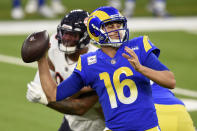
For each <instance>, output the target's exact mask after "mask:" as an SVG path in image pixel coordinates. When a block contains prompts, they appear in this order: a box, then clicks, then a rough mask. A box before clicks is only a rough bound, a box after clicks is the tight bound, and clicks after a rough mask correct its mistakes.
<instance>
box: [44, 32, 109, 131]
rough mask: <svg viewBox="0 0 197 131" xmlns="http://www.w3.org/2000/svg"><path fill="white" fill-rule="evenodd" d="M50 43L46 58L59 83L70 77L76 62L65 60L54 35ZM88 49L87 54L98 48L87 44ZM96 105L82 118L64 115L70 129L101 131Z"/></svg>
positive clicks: (101, 125) (102, 123)
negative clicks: (50, 63)
mask: <svg viewBox="0 0 197 131" xmlns="http://www.w3.org/2000/svg"><path fill="white" fill-rule="evenodd" d="M50 43H51V48H50V49H49V51H48V56H49V58H50V60H51V62H52V63H53V65H54V67H55V73H56V74H55V77H56V78H55V79H56V81H57V82H58V83H60V82H61V81H62V79H66V78H68V77H69V76H70V75H71V73H72V72H73V70H74V68H75V66H76V64H77V62H73V61H72V60H70V59H69V58H67V59H66V58H65V53H64V52H62V51H60V50H59V48H58V41H57V39H56V38H55V34H53V35H52V36H51V38H50ZM88 49H89V50H88V52H92V51H96V50H97V49H98V48H97V47H96V46H94V45H92V44H88ZM98 105H99V104H96V105H95V106H94V107H92V108H91V109H90V110H89V111H88V112H87V113H86V114H85V115H83V116H78V115H68V114H65V118H66V119H67V120H68V122H69V125H70V127H71V129H72V130H73V131H93V130H94V131H102V130H103V129H104V127H105V125H104V121H103V120H102V118H101V117H100V116H99V115H98V112H97V111H96V108H98Z"/></svg>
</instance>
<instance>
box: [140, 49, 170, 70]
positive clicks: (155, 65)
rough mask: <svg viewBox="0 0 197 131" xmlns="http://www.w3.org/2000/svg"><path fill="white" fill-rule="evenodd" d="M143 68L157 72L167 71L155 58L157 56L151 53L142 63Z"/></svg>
mask: <svg viewBox="0 0 197 131" xmlns="http://www.w3.org/2000/svg"><path fill="white" fill-rule="evenodd" d="M144 66H146V67H149V68H151V69H154V70H159V71H163V70H169V69H168V68H167V67H166V66H165V65H164V64H162V63H161V62H160V61H159V59H158V58H157V56H156V55H155V54H154V53H153V52H151V53H150V54H149V55H148V56H147V59H146V60H145V62H144Z"/></svg>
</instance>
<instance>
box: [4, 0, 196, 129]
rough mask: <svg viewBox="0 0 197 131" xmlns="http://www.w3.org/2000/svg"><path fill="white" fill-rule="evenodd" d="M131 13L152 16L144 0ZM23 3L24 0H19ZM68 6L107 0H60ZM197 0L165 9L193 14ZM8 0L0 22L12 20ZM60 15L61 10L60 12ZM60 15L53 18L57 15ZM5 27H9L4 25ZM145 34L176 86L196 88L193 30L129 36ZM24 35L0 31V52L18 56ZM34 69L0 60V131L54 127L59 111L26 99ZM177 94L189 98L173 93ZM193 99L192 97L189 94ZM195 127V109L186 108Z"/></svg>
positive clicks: (177, 0)
mask: <svg viewBox="0 0 197 131" xmlns="http://www.w3.org/2000/svg"><path fill="white" fill-rule="evenodd" d="M136 1H137V5H136V10H135V14H134V16H135V17H140V16H152V14H151V13H150V12H148V11H147V10H146V8H145V7H146V5H147V3H148V0H136ZM22 2H23V3H22V4H23V7H24V6H25V3H26V2H27V0H22ZM62 2H63V4H64V5H65V6H66V7H67V9H68V10H67V11H70V10H71V9H76V8H81V9H85V10H87V11H89V12H91V11H93V10H94V9H95V8H97V7H99V6H104V5H106V4H107V0H94V1H92V0H62ZM196 5H197V0H167V9H168V11H169V12H170V13H171V14H172V15H174V16H197V6H196ZM10 11H11V0H0V22H1V21H5V20H12V19H11V17H10ZM62 15H63V14H62ZM62 15H60V16H58V17H57V18H56V19H60V18H61V17H62ZM37 19H45V18H43V17H41V16H40V15H38V14H32V15H26V17H25V19H24V20H37ZM8 28H9V27H8ZM139 35H148V36H149V38H150V40H151V41H152V42H153V43H154V44H155V45H156V46H157V47H159V48H160V49H161V55H160V59H161V61H162V62H163V63H164V64H166V65H167V66H168V67H169V68H170V69H171V70H172V71H173V72H174V74H175V77H176V80H177V86H178V87H180V88H184V89H189V90H194V91H197V88H196V87H195V86H196V85H197V81H196V74H197V61H196V60H197V53H196V49H197V44H196V41H197V32H194V33H189V32H184V31H170V32H135V33H131V37H136V36H139ZM26 37H27V35H17V36H16V35H9V36H6V35H0V55H1V54H3V55H8V56H14V57H18V58H20V48H21V45H22V42H23V40H24V39H25V38H26ZM35 72H36V69H35V68H30V67H24V66H19V65H15V64H9V63H4V62H0V82H1V86H0V89H1V91H0V108H1V109H0V131H13V130H14V131H55V130H57V129H58V127H59V125H60V123H61V121H62V118H63V114H60V113H58V112H56V111H54V110H52V109H49V108H46V107H44V106H43V105H40V104H34V103H30V102H28V101H27V100H26V98H25V95H26V90H27V86H26V85H27V83H28V82H29V81H31V80H32V79H33V77H34V75H35ZM176 95H177V96H178V97H179V98H192V97H190V96H187V97H186V96H182V95H178V94H176ZM192 99H195V100H197V99H196V98H192ZM189 113H190V115H191V117H192V119H193V122H194V125H195V126H196V127H197V111H192V112H189Z"/></svg>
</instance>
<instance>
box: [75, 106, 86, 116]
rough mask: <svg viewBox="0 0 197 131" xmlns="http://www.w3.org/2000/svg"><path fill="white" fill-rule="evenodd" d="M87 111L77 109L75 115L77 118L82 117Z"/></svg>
mask: <svg viewBox="0 0 197 131" xmlns="http://www.w3.org/2000/svg"><path fill="white" fill-rule="evenodd" d="M86 112H87V111H86V110H85V109H82V108H81V109H79V110H78V111H77V112H76V113H77V115H79V116H83V115H84V114H85V113H86Z"/></svg>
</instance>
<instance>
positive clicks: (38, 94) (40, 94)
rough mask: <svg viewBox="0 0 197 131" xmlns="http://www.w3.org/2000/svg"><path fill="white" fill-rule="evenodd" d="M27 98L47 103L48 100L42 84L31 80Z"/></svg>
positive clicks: (35, 101)
mask: <svg viewBox="0 0 197 131" xmlns="http://www.w3.org/2000/svg"><path fill="white" fill-rule="evenodd" d="M26 98H27V100H28V101H30V102H34V103H40V104H44V105H47V104H48V101H47V98H46V95H45V93H44V91H43V90H42V87H41V85H39V84H36V83H35V82H33V81H31V82H30V83H28V84H27V93H26Z"/></svg>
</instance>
